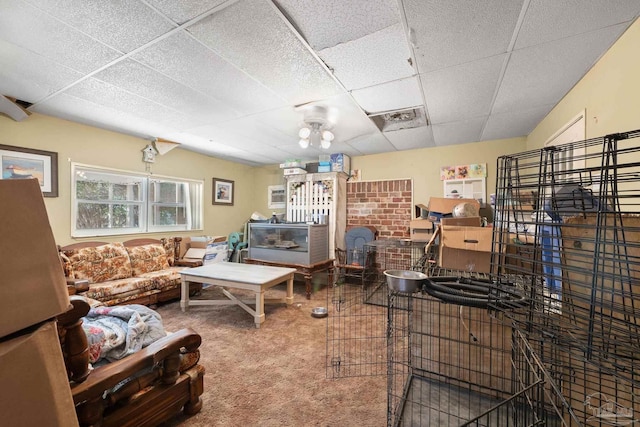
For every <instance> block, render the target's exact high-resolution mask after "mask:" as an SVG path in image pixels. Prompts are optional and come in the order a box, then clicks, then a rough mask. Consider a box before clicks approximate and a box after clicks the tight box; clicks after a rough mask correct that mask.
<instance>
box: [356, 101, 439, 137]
mask: <svg viewBox="0 0 640 427" xmlns="http://www.w3.org/2000/svg"><path fill="white" fill-rule="evenodd" d="M369 118H370V119H371V120H373V123H375V124H376V126H378V129H380V130H381V131H382V132H389V131H394V130H400V129H411V128H417V127H420V126H427V125H428V124H429V123H428V121H427V115H426V114H425V112H424V107H422V106H420V107H416V108H408V109H405V110H397V111H387V112H384V113H376V114H370V115H369Z"/></svg>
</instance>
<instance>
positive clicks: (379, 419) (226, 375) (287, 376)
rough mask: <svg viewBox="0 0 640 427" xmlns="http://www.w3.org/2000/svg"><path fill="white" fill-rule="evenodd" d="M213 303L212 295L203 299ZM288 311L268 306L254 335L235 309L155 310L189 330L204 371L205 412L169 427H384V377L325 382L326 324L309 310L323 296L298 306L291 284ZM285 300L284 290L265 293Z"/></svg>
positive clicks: (300, 297) (298, 293) (300, 296)
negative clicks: (197, 341) (197, 335)
mask: <svg viewBox="0 0 640 427" xmlns="http://www.w3.org/2000/svg"><path fill="white" fill-rule="evenodd" d="M204 293H205V294H208V295H219V294H220V291H219V290H218V289H217V288H209V289H207V290H205V291H204ZM294 293H295V300H294V304H293V305H291V306H286V305H285V304H277V305H267V306H266V309H265V311H266V321H265V322H264V323H263V324H262V326H261V328H260V329H256V328H255V326H254V323H253V318H252V317H251V316H250V315H249V314H248V313H247V312H245V311H244V310H242V309H241V308H240V307H238V306H227V307H212V306H210V307H207V306H204V307H191V308H190V309H189V311H188V312H187V313H182V311H181V310H180V304H179V302H173V303H170V304H166V305H163V306H160V307H158V312H159V313H160V314H161V315H162V317H163V320H164V324H165V328H166V329H167V330H170V331H175V330H178V329H180V328H183V327H191V328H193V329H194V330H196V331H197V332H198V333H200V335H202V346H201V347H200V350H201V354H202V357H201V360H200V363H201V364H202V365H203V366H204V367H205V368H206V370H207V372H206V374H205V377H204V382H205V392H204V394H203V396H202V399H203V402H204V407H203V409H202V411H201V412H200V413H199V414H197V415H195V416H192V417H184V416H183V415H180V416H179V417H177V418H176V419H174V420H172V421H171V422H169V423H166V424H165V426H166V427H173V426H178V425H179V426H240V425H243V426H244V425H252V426H260V427H262V426H371V427H374V426H385V425H386V410H387V407H386V405H387V390H386V387H387V382H386V376H385V375H375V376H364V377H355V378H341V379H328V378H327V376H326V373H325V353H326V330H327V320H326V319H316V318H313V317H311V315H310V313H311V309H312V308H313V307H316V306H327V301H326V297H327V291H326V288H325V287H323V288H322V289H320V290H318V291H317V292H314V294H313V295H312V297H311V300H307V299H306V298H305V293H304V284H302V283H296V285H295V290H294ZM270 295H271V296H274V297H280V296H283V295H284V285H279V286H278V287H276V288H274V289H273V290H271V291H269V292H267V297H269V296H270Z"/></svg>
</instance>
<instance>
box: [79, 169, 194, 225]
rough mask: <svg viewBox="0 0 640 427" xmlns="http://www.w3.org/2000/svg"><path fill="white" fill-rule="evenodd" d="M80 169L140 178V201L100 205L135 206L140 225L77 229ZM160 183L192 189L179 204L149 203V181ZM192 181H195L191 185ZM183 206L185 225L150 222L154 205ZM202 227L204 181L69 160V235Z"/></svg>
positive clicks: (108, 202) (110, 202)
mask: <svg viewBox="0 0 640 427" xmlns="http://www.w3.org/2000/svg"><path fill="white" fill-rule="evenodd" d="M83 171H90V172H95V173H103V174H112V175H121V176H123V177H135V178H139V179H140V180H141V182H142V185H141V188H140V192H141V194H140V200H139V201H120V200H117V201H110V200H109V201H103V202H101V203H103V204H116V203H117V204H128V205H138V206H139V209H140V212H139V224H138V226H137V227H123V228H103V229H96V228H93V229H78V228H76V226H77V219H78V218H77V213H78V211H77V206H78V202H79V201H78V200H77V199H76V190H77V189H76V177H77V175H78V173H81V172H83ZM157 181H162V182H174V183H176V184H184V185H189V187H191V188H192V189H193V191H191V192H188V191H187V192H186V193H185V194H187V193H193V194H188V195H186V196H185V200H183V202H182V203H168V204H167V203H161V202H152V201H151V200H150V194H151V192H150V187H151V185H152V183H154V182H157ZM191 184H198V185H199V186H198V185H196V186H192V185H191ZM169 205H170V206H176V207H179V206H184V208H185V215H186V217H187V221H186V223H185V224H178V225H156V224H154V223H153V218H152V216H153V214H154V209H153V207H154V206H169ZM203 228H204V181H203V180H194V179H187V178H178V177H170V176H162V175H151V174H145V173H140V172H131V171H126V170H121V169H112V168H105V167H100V166H93V165H87V164H81V163H71V236H72V237H91V236H115V235H122V234H142V233H156V232H169V231H193V230H202V229H203Z"/></svg>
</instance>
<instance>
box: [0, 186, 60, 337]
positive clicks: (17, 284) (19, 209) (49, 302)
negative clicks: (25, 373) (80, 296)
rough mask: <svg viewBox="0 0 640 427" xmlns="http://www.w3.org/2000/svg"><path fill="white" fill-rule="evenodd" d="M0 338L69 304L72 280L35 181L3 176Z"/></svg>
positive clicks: (0, 225)
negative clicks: (68, 274)
mask: <svg viewBox="0 0 640 427" xmlns="http://www.w3.org/2000/svg"><path fill="white" fill-rule="evenodd" d="M0 200H2V204H1V205H0V236H2V240H1V241H0V260H2V262H0V277H1V278H2V280H1V282H0V337H3V336H6V335H9V334H11V333H13V332H16V331H19V330H21V329H24V328H26V327H28V326H31V325H35V324H37V323H40V322H42V321H45V320H47V319H50V318H52V317H55V316H57V315H58V314H60V313H62V312H64V311H66V310H67V308H68V307H69V294H68V292H67V281H66V279H65V277H64V272H63V270H62V263H61V262H60V258H59V257H58V249H57V246H56V242H55V240H54V238H53V232H52V231H51V226H50V224H49V218H48V217H47V211H46V209H45V206H44V199H43V198H42V191H41V190H40V185H39V184H38V180H36V179H3V180H0Z"/></svg>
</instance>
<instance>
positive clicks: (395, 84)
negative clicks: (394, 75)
mask: <svg viewBox="0 0 640 427" xmlns="http://www.w3.org/2000/svg"><path fill="white" fill-rule="evenodd" d="M351 95H352V96H353V98H354V99H355V100H356V102H357V103H358V104H359V105H360V107H361V108H362V109H364V110H365V111H366V112H367V114H372V113H382V112H384V111H392V110H401V109H405V108H411V107H415V106H417V105H422V104H423V101H422V93H421V89H420V85H419V83H418V78H417V77H409V78H406V79H402V80H395V81H392V82H388V83H382V84H379V85H376V86H370V87H368V88H365V89H359V90H354V91H353V92H351Z"/></svg>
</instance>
